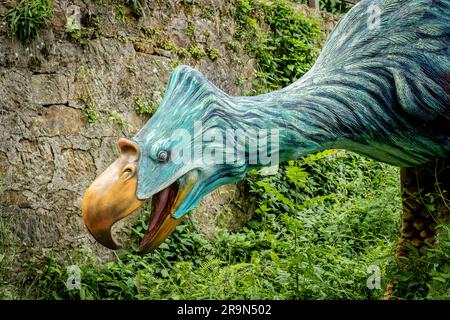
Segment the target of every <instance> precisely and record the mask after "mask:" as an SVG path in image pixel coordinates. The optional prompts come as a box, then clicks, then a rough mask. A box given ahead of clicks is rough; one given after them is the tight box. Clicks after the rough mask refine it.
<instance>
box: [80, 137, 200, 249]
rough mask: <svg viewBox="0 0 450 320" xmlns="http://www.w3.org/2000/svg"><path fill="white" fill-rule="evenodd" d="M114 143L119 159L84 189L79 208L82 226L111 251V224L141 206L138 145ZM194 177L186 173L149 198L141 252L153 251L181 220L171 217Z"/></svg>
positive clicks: (112, 243) (114, 246) (193, 182)
mask: <svg viewBox="0 0 450 320" xmlns="http://www.w3.org/2000/svg"><path fill="white" fill-rule="evenodd" d="M117 143H118V145H119V148H120V156H119V158H118V159H117V160H116V161H114V162H113V163H112V164H111V165H110V166H109V167H108V168H107V169H106V170H105V171H104V172H103V173H102V174H101V175H100V176H98V177H97V179H95V180H94V182H93V183H92V184H91V186H90V187H89V188H88V189H87V190H86V193H85V195H84V198H83V204H82V209H81V210H82V215H83V221H84V224H85V225H86V227H87V229H88V230H89V232H90V233H91V234H92V236H93V237H94V238H95V239H96V240H97V241H98V242H100V243H101V244H102V245H104V246H105V247H107V248H110V249H113V250H115V249H118V248H119V244H118V243H117V241H116V240H115V239H114V237H113V236H112V233H111V228H112V226H113V224H114V223H116V222H117V221H119V220H120V219H123V218H125V217H126V216H128V215H129V214H131V213H132V212H133V211H135V210H136V209H137V208H139V207H140V206H141V205H142V204H143V203H144V201H143V200H139V199H138V198H137V197H136V189H137V184H138V181H137V171H138V164H139V157H140V151H139V146H138V145H137V144H136V143H134V142H133V141H130V140H127V139H120V140H119V141H118V142H117ZM196 177H197V176H196V174H195V173H193V172H191V173H188V174H186V175H185V176H184V177H183V178H182V179H180V181H181V183H179V182H174V183H173V184H171V185H170V186H169V187H167V188H165V189H163V190H161V191H159V192H158V193H156V194H154V195H153V196H152V214H151V217H150V222H149V224H148V229H147V232H146V233H145V235H144V239H142V242H141V244H140V247H139V251H140V252H142V253H147V252H151V251H153V250H155V249H156V248H157V247H158V246H159V245H160V244H161V243H162V242H163V241H164V240H165V239H166V238H167V237H168V236H169V235H170V234H171V233H172V232H173V231H174V230H175V228H176V226H177V225H178V224H179V223H180V221H181V220H182V219H176V218H174V217H173V214H174V212H175V211H176V209H177V208H178V206H179V205H180V203H181V202H182V201H183V199H184V198H185V197H186V195H187V194H188V193H189V191H191V189H192V188H193V186H194V185H195V182H196V180H197V178H196Z"/></svg>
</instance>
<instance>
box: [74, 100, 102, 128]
mask: <svg viewBox="0 0 450 320" xmlns="http://www.w3.org/2000/svg"><path fill="white" fill-rule="evenodd" d="M79 100H80V102H82V103H83V104H84V108H83V116H84V117H85V118H86V121H87V123H89V124H90V125H93V124H95V123H96V122H97V120H98V119H99V117H100V115H99V113H98V112H97V108H96V106H95V103H94V101H93V100H92V99H91V98H90V97H80V98H79Z"/></svg>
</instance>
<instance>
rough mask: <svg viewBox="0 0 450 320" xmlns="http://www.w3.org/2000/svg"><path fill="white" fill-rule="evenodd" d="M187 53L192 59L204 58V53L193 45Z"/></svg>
mask: <svg viewBox="0 0 450 320" xmlns="http://www.w3.org/2000/svg"><path fill="white" fill-rule="evenodd" d="M188 51H189V53H190V54H191V56H192V58H194V59H201V58H203V57H204V56H206V53H205V51H204V50H203V49H202V48H200V47H199V46H198V45H195V44H194V45H192V46H191V47H189V49H188Z"/></svg>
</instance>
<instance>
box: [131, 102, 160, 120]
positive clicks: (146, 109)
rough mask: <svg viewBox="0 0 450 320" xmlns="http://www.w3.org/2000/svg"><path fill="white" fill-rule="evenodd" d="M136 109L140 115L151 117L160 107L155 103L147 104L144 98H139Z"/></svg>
mask: <svg viewBox="0 0 450 320" xmlns="http://www.w3.org/2000/svg"><path fill="white" fill-rule="evenodd" d="M135 108H136V113H137V114H138V115H143V116H148V117H151V116H152V115H153V114H154V113H155V112H156V109H157V108H158V105H157V104H155V103H147V102H145V100H143V99H142V98H137V99H136V100H135Z"/></svg>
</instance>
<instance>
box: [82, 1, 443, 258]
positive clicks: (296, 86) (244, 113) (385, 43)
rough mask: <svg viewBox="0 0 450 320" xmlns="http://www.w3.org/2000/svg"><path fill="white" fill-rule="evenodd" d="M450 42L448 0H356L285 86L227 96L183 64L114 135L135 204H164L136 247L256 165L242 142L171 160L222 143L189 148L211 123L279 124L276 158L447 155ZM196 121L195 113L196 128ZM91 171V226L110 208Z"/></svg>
mask: <svg viewBox="0 0 450 320" xmlns="http://www.w3.org/2000/svg"><path fill="white" fill-rule="evenodd" d="M374 12H375V13H377V14H376V16H375V17H374ZM378 18H379V19H378ZM449 44H450V0H428V1H427V0H372V1H369V0H363V1H361V2H360V3H358V4H357V5H356V6H355V7H354V8H353V9H352V10H350V12H349V13H348V14H347V15H346V16H345V17H344V18H343V19H342V20H341V21H340V22H339V23H338V25H337V26H336V28H335V29H334V30H333V32H332V33H331V34H330V36H329V37H328V39H327V42H326V44H325V45H324V48H323V50H322V52H321V54H320V56H319V58H318V59H317V61H316V63H315V65H314V66H313V67H312V68H311V70H310V71H309V72H308V73H306V74H305V75H304V76H303V77H302V78H301V79H299V80H297V81H296V82H294V83H293V84H291V85H290V86H288V87H286V88H283V89H281V90H278V91H275V92H272V93H268V94H264V95H259V96H254V97H233V96H229V95H227V94H226V93H224V92H223V91H221V90H220V89H218V88H217V87H215V86H214V85H213V84H212V83H211V82H209V81H208V80H207V79H206V78H205V77H204V76H203V75H201V74H200V73H199V72H197V71H195V70H194V69H192V68H189V67H185V66H181V67H178V68H177V69H176V70H175V71H174V72H173V74H172V76H171V79H170V81H169V85H168V88H167V90H166V94H165V96H164V99H163V101H162V103H161V105H160V107H159V109H158V111H157V112H156V114H155V115H154V116H153V117H152V118H151V119H150V120H149V122H148V123H147V124H146V125H145V126H144V127H143V128H142V129H141V131H140V132H139V133H138V134H137V135H136V136H135V137H134V138H133V140H134V141H129V142H127V143H126V144H125V143H124V142H123V143H122V144H121V149H122V153H123V156H125V155H129V154H132V156H131V158H130V159H133V160H132V161H131V160H129V161H128V160H127V161H128V162H125V164H126V166H125V168H128V169H129V168H130V166H132V167H133V170H132V171H131V173H129V175H130V177H132V178H133V179H134V180H133V181H135V185H133V187H135V188H136V200H133V201H134V202H132V203H133V205H130V207H133V208H134V207H135V206H137V205H138V204H139V203H138V202H136V201H141V200H143V199H147V198H149V197H151V196H152V195H153V198H154V199H156V200H154V201H156V207H157V208H161V210H159V209H157V210H156V211H155V212H158V213H155V214H154V215H153V216H152V218H151V219H152V220H151V223H150V226H149V230H148V232H147V235H146V238H145V239H144V242H143V245H142V246H141V249H142V250H143V251H149V250H152V249H154V248H155V247H156V246H157V245H158V244H159V243H160V242H161V241H163V240H164V239H165V237H167V235H168V234H170V232H172V231H173V229H174V228H175V225H176V223H178V222H179V220H180V218H181V217H182V216H183V215H184V214H186V213H187V212H188V211H189V210H190V209H192V208H193V207H195V206H196V205H197V204H198V203H199V202H200V200H201V199H202V197H203V196H205V195H206V194H207V193H209V192H210V191H212V190H214V189H216V188H218V187H219V186H221V185H223V184H226V183H230V182H235V181H238V180H240V179H242V178H243V177H244V176H245V173H246V172H247V171H248V170H249V169H251V168H253V167H255V166H261V165H262V164H261V163H251V161H249V159H250V158H252V156H255V154H252V153H258V152H259V151H260V150H256V151H255V150H253V151H252V150H250V149H249V148H247V149H245V150H244V151H243V152H241V153H239V152H238V154H237V157H238V160H239V161H236V162H232V163H227V162H225V163H214V162H211V163H205V162H201V161H200V162H199V161H184V162H181V163H180V162H176V161H172V160H174V159H173V156H172V155H173V154H174V152H173V150H174V149H176V148H177V147H179V146H180V145H181V146H182V147H184V146H188V145H189V147H190V146H191V145H194V149H195V148H200V150H198V149H197V150H194V152H195V151H200V152H204V151H205V150H206V149H208V148H210V147H211V145H214V144H215V143H216V144H217V141H215V142H213V141H206V142H205V141H204V140H203V142H204V143H203V145H202V146H199V147H195V145H196V144H195V142H194V140H195V139H196V138H197V137H198V136H199V135H200V136H204V135H210V134H211V133H212V132H217V131H218V132H220V133H221V134H222V135H223V136H224V137H225V138H226V131H227V130H234V131H236V130H241V131H242V132H249V131H255V130H256V131H257V130H266V131H267V130H278V131H279V145H278V146H277V147H275V148H272V149H271V152H272V153H273V152H278V153H279V158H280V160H288V159H297V158H299V157H301V156H304V155H306V154H308V153H312V152H316V151H319V150H323V149H329V148H343V149H348V150H352V151H355V152H358V153H360V154H363V155H367V156H369V157H371V158H374V159H376V160H379V161H383V162H386V163H390V164H394V165H398V166H417V165H422V164H425V163H427V162H429V161H431V160H433V159H436V158H446V157H449V156H450V51H449ZM196 123H201V129H200V131H198V130H197V131H196V129H195V127H196V125H195V124H196ZM181 129H182V130H186V131H189V132H192V133H193V135H192V137H190V138H189V139H188V141H186V140H183V139H180V137H179V136H174V135H173V133H174V132H177V131H178V130H181ZM233 139H234V140H235V139H236V137H234V138H232V140H233ZM249 139H250V140H252V139H255V135H253V136H252V135H250V138H249ZM225 140H226V139H225ZM253 142H255V141H253ZM250 143H251V141H250ZM258 146H259V145H258ZM189 150H190V149H189ZM220 150H222V151H221V152H222V154H219V155H221V156H223V158H226V155H227V154H229V153H230V152H234V151H230V150H229V145H228V144H225V147H224V148H222V149H220ZM160 155H164V157H162V158H161V157H160ZM121 157H122V156H121ZM119 159H122V160H120V161H122V162H118V163H117V164H116V167H117V166H122V163H123V159H124V158H123V157H122V158H119ZM127 159H128V158H127ZM136 159H137V160H136ZM161 159H164V161H161ZM166 159H168V161H166ZM112 167H114V166H112ZM116 167H114V170H117V168H116ZM108 170H112V169H107V171H108ZM124 170H125V169H124ZM114 172H116V171H114ZM127 177H128V175H127ZM98 179H100V180H102V181H100V182H99V183H98V185H96V187H95V188H90V189H89V190H88V192H87V195H88V196H86V197H85V202H84V205H83V208H84V209H83V211H84V212H83V215H84V217H85V222H86V224H87V225H88V227H89V229H90V230H91V232H92V233H93V234H94V235H95V234H96V233H97V231H95V230H94V229H95V228H97V227H98V226H99V225H101V224H100V222H98V221H101V220H102V219H103V215H105V216H106V215H108V217H109V216H110V215H111V213H110V211H111V208H109V209H108V210H109V211H107V210H105V212H100V211H98V209H96V208H97V207H96V203H95V201H93V200H90V199H91V198H92V196H91V195H93V194H96V193H98V188H100V187H101V188H105V186H106V185H108V184H107V183H106V184H105V181H106V180H105V179H109V180H107V182H108V183H109V182H110V181H111V175H104V176H103V175H102V176H101V177H99V178H98ZM127 179H130V178H127ZM103 180H105V181H103ZM118 206H119V204H118ZM85 208H86V209H85ZM90 208H93V209H92V210H91V209H90ZM120 208H121V209H120V210H122V202H121V203H120ZM95 210H97V212H98V213H97V214H96V215H95V219H94V218H91V216H94V214H93V213H91V212H93V211H95ZM127 210H128V209H127ZM128 211H129V210H128ZM128 211H123V210H122V211H120V213H118V214H117V215H116V216H117V217H118V218H117V219H116V218H114V219H110V220H111V221H115V220H118V219H120V218H121V217H123V216H124V215H126V214H129V212H128ZM123 212H126V213H123ZM105 221H106V220H105ZM108 221H109V220H108ZM111 225H112V224H111V223H110V222H108V223H105V224H103V225H101V228H103V229H102V230H101V231H98V233H97V239H99V241H101V242H102V243H104V244H106V245H109V246H111V247H114V245H113V244H112V240H111V238H110V235H109V236H106V234H107V233H108V232H109V229H110V227H111ZM93 230H94V231H93ZM100 234H101V236H100ZM102 237H106V238H102ZM108 237H109V238H108ZM105 239H106V240H105Z"/></svg>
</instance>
